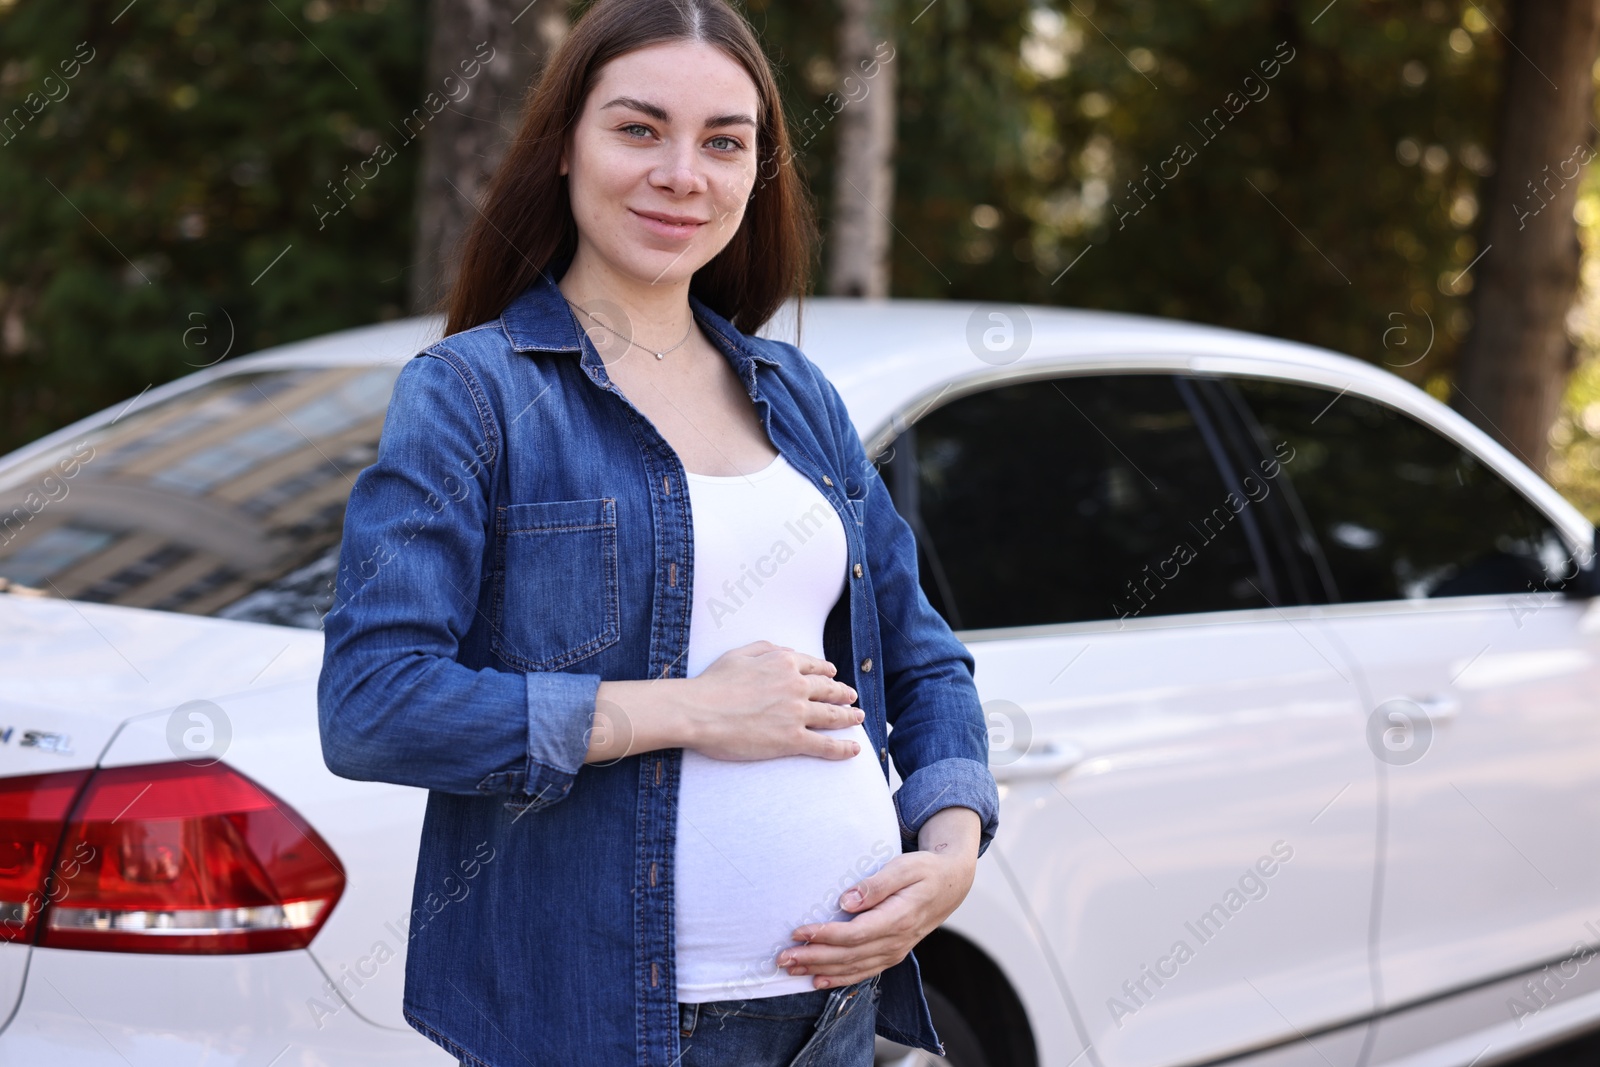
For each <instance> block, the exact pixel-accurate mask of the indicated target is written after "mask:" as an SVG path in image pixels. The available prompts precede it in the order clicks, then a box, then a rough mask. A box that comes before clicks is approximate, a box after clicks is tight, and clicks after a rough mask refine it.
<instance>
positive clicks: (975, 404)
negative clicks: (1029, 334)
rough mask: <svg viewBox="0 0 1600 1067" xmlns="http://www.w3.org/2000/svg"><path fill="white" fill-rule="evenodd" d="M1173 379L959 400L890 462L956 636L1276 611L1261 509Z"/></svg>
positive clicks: (1053, 383) (1037, 388)
mask: <svg viewBox="0 0 1600 1067" xmlns="http://www.w3.org/2000/svg"><path fill="white" fill-rule="evenodd" d="M1184 388H1185V387H1184V386H1183V384H1181V383H1179V382H1178V381H1176V380H1175V379H1174V378H1172V377H1171V376H1168V375H1160V374H1127V375H1112V376H1097V377H1061V378H1053V379H1041V380H1035V381H1028V382H1018V383H1012V384H1008V385H1003V386H1000V387H998V388H994V389H989V390H987V391H984V392H981V393H975V394H972V395H969V396H966V397H962V398H959V399H957V400H954V401H952V402H950V403H948V404H946V405H944V406H942V407H940V408H937V409H936V410H934V411H932V412H931V413H929V414H928V415H927V416H925V417H924V418H922V419H921V420H920V421H919V422H917V423H916V425H915V426H914V427H912V428H911V429H910V430H908V431H907V432H906V433H904V434H902V435H901V437H900V438H899V439H898V440H896V442H895V443H894V446H893V452H892V453H891V454H890V455H889V459H888V461H887V462H886V464H885V470H884V474H885V480H886V482H887V484H889V485H890V487H891V494H892V495H893V496H894V498H895V503H896V507H897V509H898V510H899V511H900V512H901V514H903V515H905V516H906V517H907V519H908V521H910V522H911V523H912V527H913V529H914V530H916V531H917V534H918V541H919V548H920V555H919V572H920V574H921V580H922V584H923V588H924V590H925V592H926V593H927V595H928V599H929V601H930V602H931V603H932V604H933V605H934V607H935V608H937V609H938V610H939V611H940V612H941V613H943V614H944V616H945V618H946V620H947V621H948V622H949V623H950V624H951V626H953V627H955V628H957V629H983V628H990V627H997V626H1025V625H1035V624H1041V623H1062V622H1077V621H1085V620H1097V619H1119V618H1133V617H1139V616H1147V615H1170V614H1177V613H1183V612H1195V611H1218V610H1228V609H1235V608H1248V607H1263V606H1266V605H1267V604H1268V603H1269V598H1270V602H1273V603H1282V602H1283V599H1282V597H1283V593H1282V592H1281V591H1280V590H1279V589H1278V586H1277V584H1276V583H1275V581H1274V577H1273V575H1272V574H1271V573H1270V564H1264V563H1263V561H1262V555H1261V542H1262V539H1263V538H1264V537H1265V536H1268V535H1267V533H1266V531H1265V530H1264V527H1263V524H1262V523H1261V521H1260V516H1259V514H1258V513H1255V512H1253V511H1252V507H1251V505H1250V504H1249V502H1248V500H1247V499H1246V498H1245V497H1244V496H1243V495H1241V494H1239V493H1236V492H1235V491H1234V487H1236V486H1237V485H1238V477H1239V475H1240V474H1241V473H1242V472H1239V471H1237V470H1234V471H1233V473H1232V475H1231V476H1228V475H1226V474H1225V472H1224V470H1222V469H1220V468H1219V463H1218V458H1217V456H1216V455H1215V454H1214V453H1213V451H1212V450H1211V449H1210V448H1209V447H1208V446H1207V444H1206V439H1205V435H1204V434H1203V433H1202V428H1203V427H1202V424H1201V423H1199V422H1197V412H1196V409H1195V407H1194V403H1193V397H1192V395H1189V396H1186V395H1185V392H1184Z"/></svg>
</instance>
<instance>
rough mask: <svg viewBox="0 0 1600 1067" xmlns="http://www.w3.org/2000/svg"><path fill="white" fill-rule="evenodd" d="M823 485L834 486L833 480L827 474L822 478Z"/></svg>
mask: <svg viewBox="0 0 1600 1067" xmlns="http://www.w3.org/2000/svg"><path fill="white" fill-rule="evenodd" d="M822 484H823V485H832V484H833V479H832V478H830V477H828V476H827V475H826V474H824V475H823V476H822Z"/></svg>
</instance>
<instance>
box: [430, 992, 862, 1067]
mask: <svg viewBox="0 0 1600 1067" xmlns="http://www.w3.org/2000/svg"><path fill="white" fill-rule="evenodd" d="M880 977H881V975H876V974H875V975H873V976H872V977H871V978H865V979H862V980H861V981H859V982H857V983H855V984H854V985H847V986H840V987H839V988H838V989H813V990H810V991H809V992H805V993H785V994H783V995H782V996H776V997H758V998H756V999H754V1000H713V1001H708V1002H706V1003H704V1004H681V1003H680V1004H679V1005H678V1042H679V1050H680V1056H679V1059H678V1060H677V1064H678V1067H872V1052H873V1033H874V1031H875V1030H876V1029H877V1020H878V993H879V990H878V979H879V978H880ZM466 1062H467V1061H466V1060H461V1061H460V1063H461V1065H462V1067H466Z"/></svg>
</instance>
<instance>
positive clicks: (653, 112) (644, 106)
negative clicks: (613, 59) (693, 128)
mask: <svg viewBox="0 0 1600 1067" xmlns="http://www.w3.org/2000/svg"><path fill="white" fill-rule="evenodd" d="M608 107H626V108H631V109H633V110H634V111H639V112H642V113H644V114H646V115H649V116H650V117H651V118H653V119H655V120H656V121H657V122H671V121H672V118H671V116H669V115H668V114H667V109H666V108H664V107H660V106H658V105H656V104H652V103H649V102H647V101H644V100H639V99H637V98H635V97H632V96H619V97H617V98H616V99H615V100H611V101H609V102H607V103H605V104H602V105H601V106H600V110H601V111H604V110H605V109H606V108H608ZM755 124H756V120H755V119H753V118H751V117H750V116H749V115H738V114H734V115H713V116H712V117H711V118H709V119H706V129H708V130H711V129H721V128H722V127H724V126H749V127H751V128H752V129H753V128H755Z"/></svg>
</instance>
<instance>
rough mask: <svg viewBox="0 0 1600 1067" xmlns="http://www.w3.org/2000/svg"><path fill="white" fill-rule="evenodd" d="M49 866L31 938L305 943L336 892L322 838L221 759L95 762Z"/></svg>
mask: <svg viewBox="0 0 1600 1067" xmlns="http://www.w3.org/2000/svg"><path fill="white" fill-rule="evenodd" d="M55 867H56V869H55V874H56V877H57V880H58V881H59V883H60V886H59V888H58V889H57V891H56V892H55V893H54V894H53V895H52V896H50V897H49V898H48V904H47V906H46V908H45V912H44V929H43V931H42V932H41V935H40V938H39V944H41V945H48V946H51V947H53V948H82V949H99V950H102V951H110V952H177V953H221V952H273V951H278V950H281V949H291V948H304V947H305V946H306V945H308V944H310V943H311V939H312V938H313V937H315V936H316V934H317V931H318V930H319V929H321V928H322V924H323V922H324V921H325V920H326V919H327V917H328V913H329V912H330V911H332V910H333V906H334V904H335V903H336V902H337V901H338V899H339V896H340V895H341V894H342V893H343V892H344V871H343V868H342V867H341V866H340V864H339V862H338V861H337V860H336V859H335V858H334V855H333V850H332V849H330V848H329V847H328V844H327V842H325V841H323V840H322V838H321V836H320V835H319V834H318V833H317V832H316V831H315V830H313V829H312V828H311V827H310V825H309V824H307V823H306V821H305V820H304V819H302V818H301V817H300V816H299V815H298V814H296V813H295V811H294V810H293V809H292V808H290V807H289V806H288V805H287V804H284V803H283V802H282V801H280V800H279V799H278V798H277V797H274V796H273V795H272V794H271V793H269V792H267V791H266V790H265V789H263V788H262V787H261V786H259V785H257V784H256V783H254V782H252V781H251V780H250V779H248V778H246V777H245V776H244V775H242V774H240V773H239V772H238V771H235V770H233V769H232V768H231V767H228V766H227V765H226V764H222V763H214V764H211V765H210V766H206V767H192V766H189V765H188V764H183V763H152V764H143V765H140V766H133V767H113V768H109V769H105V770H99V771H95V772H94V776H93V777H92V778H91V779H90V781H89V785H88V787H87V789H86V790H85V792H84V794H83V798H82V800H80V801H79V803H78V805H77V807H76V808H75V809H74V811H73V813H72V817H71V822H70V825H68V827H67V830H66V833H65V834H64V835H63V837H62V841H61V845H60V850H59V855H58V858H57V860H56V865H55Z"/></svg>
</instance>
